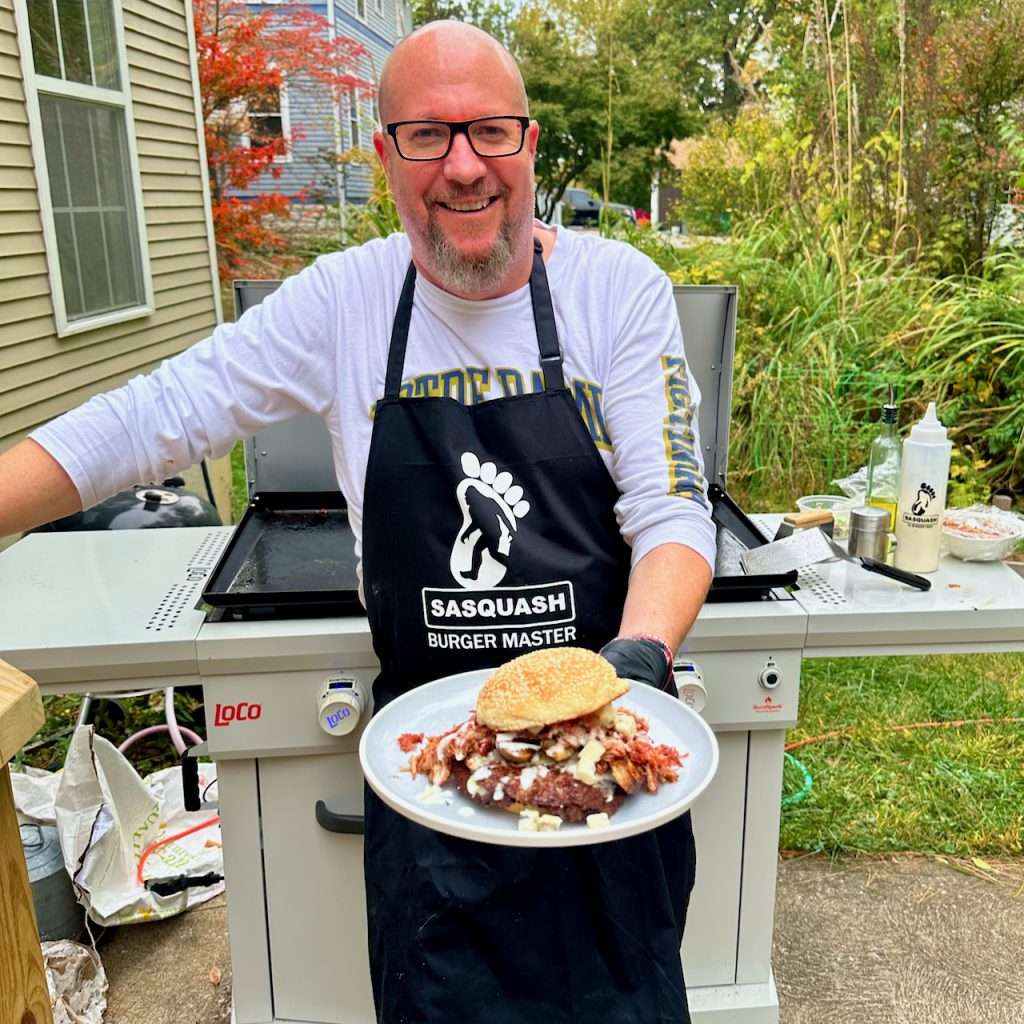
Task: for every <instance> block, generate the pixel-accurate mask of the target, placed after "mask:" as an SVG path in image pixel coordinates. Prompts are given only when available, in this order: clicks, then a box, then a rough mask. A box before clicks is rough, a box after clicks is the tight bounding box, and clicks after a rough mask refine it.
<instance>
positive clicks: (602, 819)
mask: <svg viewBox="0 0 1024 1024" xmlns="http://www.w3.org/2000/svg"><path fill="white" fill-rule="evenodd" d="M608 824H609V818H608V815H607V814H605V813H604V811H602V812H601V813H600V814H588V815H587V828H604V827H605V826H606V825H608Z"/></svg>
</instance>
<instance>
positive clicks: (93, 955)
mask: <svg viewBox="0 0 1024 1024" xmlns="http://www.w3.org/2000/svg"><path fill="white" fill-rule="evenodd" d="M43 968H44V970H45V971H46V987H47V989H48V990H49V993H50V1006H51V1007H53V1024H103V1014H104V1013H105V1012H106V1009H107V974H106V971H104V970H103V964H102V963H101V962H100V957H99V954H98V953H97V952H96V951H95V950H92V949H90V948H89V947H88V946H83V945H82V944H81V943H78V942H72V941H71V940H70V939H60V940H59V941H57V942H44V943H43Z"/></svg>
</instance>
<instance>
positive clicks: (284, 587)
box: [203, 492, 362, 617]
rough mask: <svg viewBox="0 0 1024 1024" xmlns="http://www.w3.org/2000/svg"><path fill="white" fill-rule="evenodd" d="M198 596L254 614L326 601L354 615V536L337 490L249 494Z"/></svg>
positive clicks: (217, 605)
mask: <svg viewBox="0 0 1024 1024" xmlns="http://www.w3.org/2000/svg"><path fill="white" fill-rule="evenodd" d="M203 601H205V602H206V604H208V605H211V606H213V607H214V608H230V609H232V610H234V611H236V612H253V613H257V612H258V614H259V615H260V616H261V617H265V616H267V615H268V614H273V613H274V612H275V611H278V612H280V613H282V614H295V613H296V612H298V611H299V610H301V609H310V610H312V609H317V608H319V609H323V608H325V607H327V606H330V607H331V608H332V609H334V610H335V611H336V612H337V613H338V614H361V612H362V606H361V605H360V603H359V596H358V579H357V576H356V555H355V537H354V536H353V534H352V527H351V526H349V522H348V510H347V509H346V508H345V507H344V502H343V499H342V498H341V495H340V494H338V493H336V492H335V493H321V492H310V493H308V494H305V493H293V494H281V493H274V494H265V495H260V496H259V498H258V499H254V500H253V503H252V504H251V505H250V506H249V508H248V509H247V510H246V513H245V515H244V516H243V517H242V521H241V522H240V523H239V524H238V526H237V527H236V528H235V532H234V534H232V537H231V543H230V544H229V545H228V547H227V549H226V550H225V551H224V554H223V555H222V556H221V559H220V561H219V562H218V563H217V565H216V566H215V567H214V570H213V572H212V573H211V574H210V579H209V581H208V582H207V585H206V589H205V590H204V591H203Z"/></svg>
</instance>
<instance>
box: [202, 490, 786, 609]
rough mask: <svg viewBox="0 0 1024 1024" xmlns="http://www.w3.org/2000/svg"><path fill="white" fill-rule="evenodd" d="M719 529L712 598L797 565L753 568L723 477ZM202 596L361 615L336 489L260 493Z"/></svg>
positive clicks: (751, 590) (741, 592)
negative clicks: (746, 564) (745, 562)
mask: <svg viewBox="0 0 1024 1024" xmlns="http://www.w3.org/2000/svg"><path fill="white" fill-rule="evenodd" d="M708 497H709V498H710V500H711V507H712V517H713V519H714V521H715V524H716V526H717V529H718V546H717V556H716V564H715V578H714V582H713V583H712V585H711V591H710V592H709V594H708V598H707V599H708V601H711V602H720V601H760V600H766V599H769V598H770V597H771V592H772V590H773V589H775V588H777V587H787V586H791V585H793V584H795V583H796V578H797V574H796V572H788V573H775V574H771V575H759V576H748V575H746V574H745V573H744V571H743V567H742V565H741V564H740V555H741V554H742V553H743V552H744V551H747V550H749V549H750V548H753V547H759V546H760V545H762V544H766V543H768V538H766V537H765V536H763V534H761V532H760V531H759V530H758V529H757V527H756V526H755V525H754V524H753V522H751V520H750V519H749V518H748V517H747V515H746V514H745V513H744V512H743V511H742V509H740V507H739V506H738V505H737V504H736V503H735V502H734V501H733V500H732V498H730V497H729V495H728V494H727V493H726V492H725V491H724V490H723V489H722V488H721V487H719V486H718V485H716V484H712V485H711V487H710V488H709V489H708ZM201 603H205V604H207V605H209V606H211V607H212V608H214V609H218V610H219V611H220V612H221V613H222V614H228V613H231V614H237V615H244V616H246V617H253V618H269V617H273V616H294V615H327V614H336V615H362V614H363V607H362V605H361V603H360V601H359V593H358V579H357V576H356V556H355V538H354V536H353V533H352V527H351V526H350V525H349V522H348V511H347V509H346V508H345V500H344V498H343V497H342V495H341V494H340V492H338V491H333V492H332V491H324V492H321V491H313V492H295V491H288V492H269V493H261V494H258V495H255V496H254V497H253V500H252V504H250V506H249V508H248V509H247V510H246V513H245V515H244V516H243V517H242V521H241V522H240V523H239V524H238V526H237V528H236V529H235V532H234V534H232V537H231V540H230V542H229V543H228V546H227V547H226V548H225V550H224V553H223V555H221V557H220V560H219V561H218V562H217V564H216V566H214V569H213V572H212V573H211V574H210V577H209V579H208V581H207V584H206V588H205V590H204V591H203V594H202V598H201Z"/></svg>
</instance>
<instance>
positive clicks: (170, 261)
mask: <svg viewBox="0 0 1024 1024" xmlns="http://www.w3.org/2000/svg"><path fill="white" fill-rule="evenodd" d="M15 2H20V0H0V140H2V141H0V259H2V261H3V262H2V266H3V279H4V281H5V287H4V288H3V290H2V292H0V449H4V448H6V447H8V446H9V445H11V444H13V443H14V442H15V441H17V440H19V439H20V438H22V437H23V436H24V435H25V434H26V433H28V432H29V431H30V430H32V429H33V428H34V427H36V426H38V425H40V424H41V423H45V422H46V421H47V420H49V419H52V418H53V417H54V416H57V415H59V414H61V413H63V412H66V411H67V410H68V409H71V408H73V407H74V406H76V405H78V404H80V403H81V402H83V401H85V400H86V399H88V398H90V397H91V396H92V395H94V394H97V393H99V392H101V391H106V390H109V389H110V388H113V387H117V386H119V385H121V384H123V383H125V382H126V381H127V380H129V379H130V378H131V377H133V376H135V375H136V374H138V373H144V372H146V371H148V370H151V369H153V368H154V367H156V366H157V365H158V364H159V362H160V361H161V360H163V359H166V358H167V357H168V356H172V355H174V354H175V353H177V352H180V351H182V350H183V349H185V348H187V347H188V346H189V345H191V344H193V343H194V342H196V341H198V340H200V339H201V338H203V337H205V336H206V335H208V334H209V333H210V332H211V331H212V330H213V328H214V327H215V326H216V323H217V316H218V312H217V311H218V305H217V284H216V280H215V273H214V270H213V268H212V267H211V260H210V248H209V246H210V238H209V234H208V221H207V213H206V205H205V195H204V191H203V174H204V168H203V166H202V164H201V156H200V147H199V140H198V135H197V125H196V110H195V102H194V92H193V81H192V73H193V72H192V62H191V59H190V51H189V35H188V21H187V20H186V18H187V15H188V11H189V6H188V0H124V3H123V8H122V9H123V18H124V29H125V43H126V48H127V59H128V73H129V81H130V89H131V96H132V106H133V116H134V130H135V136H136V143H137V148H138V155H139V171H140V178H141V183H142V206H143V211H144V217H145V221H146V232H147V236H148V238H147V251H146V253H144V258H145V259H148V261H149V266H150V271H151V274H152V278H153V292H154V300H155V311H154V312H153V314H152V315H150V316H147V317H141V318H138V319H135V320H126V321H123V322H121V323H118V324H113V325H110V326H108V327H103V328H100V329H98V330H93V331H86V332H83V333H81V334H71V335H68V336H67V337H64V338H58V337H57V333H56V322H55V319H54V310H53V303H52V300H51V292H50V288H51V285H50V279H49V274H48V270H47V263H46V253H45V248H44V242H43V229H42V220H41V215H40V208H39V198H38V194H37V191H36V177H35V169H34V161H33V156H32V148H31V142H30V136H29V128H28V116H27V113H26V106H25V93H24V89H23V86H22V80H21V63H20V57H19V49H18V44H19V40H18V37H17V33H16V30H15V22H14V13H13V4H14V3H15ZM11 284H15V287H11V286H10V285H11Z"/></svg>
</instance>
